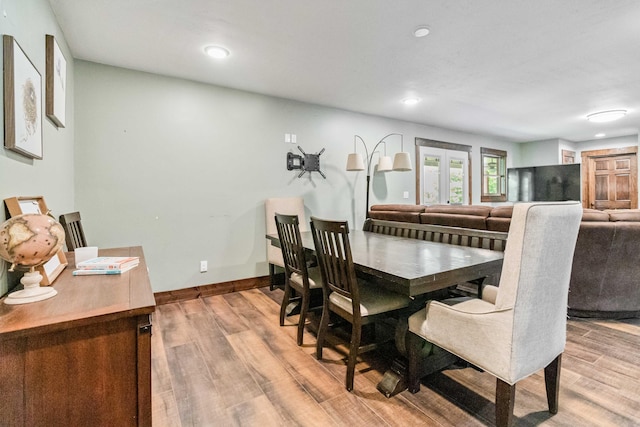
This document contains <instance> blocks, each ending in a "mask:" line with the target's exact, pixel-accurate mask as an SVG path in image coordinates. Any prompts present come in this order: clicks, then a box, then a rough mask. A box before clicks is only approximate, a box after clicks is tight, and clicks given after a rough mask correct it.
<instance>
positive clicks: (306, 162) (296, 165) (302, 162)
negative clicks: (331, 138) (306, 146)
mask: <svg viewBox="0 0 640 427" xmlns="http://www.w3.org/2000/svg"><path fill="white" fill-rule="evenodd" d="M298 150H300V152H301V153H302V154H303V155H302V156H300V155H298V154H293V153H291V152H288V153H287V170H290V171H291V170H296V169H299V170H302V172H300V174H299V175H298V178H301V177H302V175H304V173H305V172H318V173H319V174H320V175H322V177H323V178H324V179H327V177H326V176H325V174H323V173H322V171H321V170H320V155H321V154H322V153H324V148H323V149H322V150H320V152H319V153H317V154H307V153H305V152H304V150H303V149H302V148H301V147H300V146H299V145H298Z"/></svg>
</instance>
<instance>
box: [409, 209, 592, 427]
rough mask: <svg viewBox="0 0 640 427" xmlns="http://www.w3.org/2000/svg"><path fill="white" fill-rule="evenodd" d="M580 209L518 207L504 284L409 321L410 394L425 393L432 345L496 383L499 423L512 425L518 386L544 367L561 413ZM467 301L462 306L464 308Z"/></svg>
mask: <svg viewBox="0 0 640 427" xmlns="http://www.w3.org/2000/svg"><path fill="white" fill-rule="evenodd" d="M581 216H582V207H581V205H580V204H579V203H576V202H570V203H518V204H516V205H515V206H514V209H513V216H512V219H511V226H510V228H509V235H508V238H507V246H506V250H505V254H504V261H503V266H502V273H501V276H500V281H499V285H498V287H497V288H496V287H495V286H487V287H485V289H484V291H483V292H482V299H478V298H475V299H473V298H463V299H456V300H444V301H440V302H439V301H429V302H428V303H427V305H426V308H424V309H422V310H421V311H419V312H418V313H415V314H413V315H412V316H411V317H410V318H409V331H410V333H409V334H408V340H409V341H408V344H407V347H408V359H409V378H408V383H409V390H410V391H411V392H413V393H415V392H417V391H418V390H419V388H420V376H421V375H420V357H419V351H418V349H420V346H418V345H416V344H417V342H422V343H424V341H422V340H426V341H428V342H429V343H432V344H433V345H436V346H438V347H440V348H442V349H444V350H446V351H448V352H450V353H453V354H454V355H456V356H458V357H459V358H461V359H463V360H465V361H467V362H468V363H470V364H471V365H473V366H475V367H477V368H479V369H481V370H482V371H486V372H488V373H490V374H492V375H494V376H495V377H497V380H496V400H495V414H496V425H498V426H510V425H511V424H512V423H513V408H514V399H515V390H516V383H517V382H518V381H520V380H522V379H524V378H526V377H528V376H529V375H531V374H533V373H535V372H537V371H539V370H541V369H543V368H544V376H545V385H546V392H547V402H548V405H549V412H550V413H552V414H555V413H557V412H558V391H559V385H560V364H561V359H562V353H563V352H564V347H565V342H566V329H567V298H568V291H569V279H570V276H571V265H572V259H573V252H574V249H575V244H576V239H577V236H578V228H579V226H580V218H581ZM460 301H461V302H460Z"/></svg>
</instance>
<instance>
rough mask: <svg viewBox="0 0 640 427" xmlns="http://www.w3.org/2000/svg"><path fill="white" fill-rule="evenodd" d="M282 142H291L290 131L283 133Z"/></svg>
mask: <svg viewBox="0 0 640 427" xmlns="http://www.w3.org/2000/svg"><path fill="white" fill-rule="evenodd" d="M284 142H291V134H290V133H285V134H284Z"/></svg>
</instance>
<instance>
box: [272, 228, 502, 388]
mask: <svg viewBox="0 0 640 427" xmlns="http://www.w3.org/2000/svg"><path fill="white" fill-rule="evenodd" d="M266 237H267V239H269V240H270V241H271V244H273V245H275V246H279V244H280V242H279V239H278V235H277V234H268V235H266ZM300 237H301V240H302V244H303V246H304V248H305V249H306V250H308V251H309V252H310V253H313V252H315V245H314V242H313V235H312V232H311V231H303V232H300ZM348 238H349V246H350V248H351V256H352V259H353V263H354V267H355V269H356V274H357V275H358V276H365V277H366V278H367V279H368V280H373V281H375V282H376V284H377V285H379V286H384V287H385V288H387V289H389V290H391V291H394V292H398V293H400V294H403V295H407V296H409V297H412V299H413V300H414V304H413V305H415V307H416V311H417V310H419V309H421V308H422V307H424V305H423V304H424V302H425V301H426V300H427V299H429V297H430V295H434V293H435V292H436V291H439V290H443V289H446V288H450V287H452V286H455V285H456V284H461V283H467V282H474V283H475V284H477V285H478V287H479V291H480V289H481V288H480V284H482V282H483V280H484V279H485V278H486V277H498V276H499V274H500V271H501V269H502V260H503V256H504V253H503V252H501V251H494V250H490V249H483V248H474V247H467V246H459V245H452V244H446V243H439V242H431V241H426V240H419V239H412V238H407V237H401V236H391V235H386V234H379V233H373V232H369V231H362V230H349V234H348ZM398 328H399V330H401V331H403V332H402V333H398V332H396V347H397V348H398V350H399V351H400V352H401V353H404V352H405V348H404V346H405V340H404V337H403V333H404V334H406V333H407V329H408V328H407V325H404V324H402V323H400V324H399V325H398ZM450 360H451V359H450V358H444V359H440V360H438V361H435V362H434V363H437V364H439V365H441V364H443V363H449V361H450ZM405 366H406V365H405V364H404V363H403V362H402V361H400V360H399V359H396V360H395V361H394V362H393V364H392V367H391V368H390V369H389V370H388V371H387V372H386V373H385V374H384V377H383V379H382V380H381V381H380V383H379V384H378V390H379V391H380V392H382V393H383V394H384V395H385V396H387V397H391V396H393V395H395V394H397V393H399V392H400V391H402V390H403V389H405V388H406V386H405V377H406V372H405ZM443 367H444V366H443ZM434 368H435V367H434ZM440 369H441V368H440Z"/></svg>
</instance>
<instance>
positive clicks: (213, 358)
mask: <svg viewBox="0 0 640 427" xmlns="http://www.w3.org/2000/svg"><path fill="white" fill-rule="evenodd" d="M281 298H282V291H280V290H275V291H269V290H268V288H261V289H252V290H247V291H242V292H236V293H231V294H225V295H220V296H211V297H206V298H201V299H194V300H190V301H183V302H179V303H171V304H166V305H161V306H158V307H157V311H156V313H155V314H154V322H153V323H154V330H153V336H152V390H153V424H154V426H184V427H186V426H260V427H267V426H329V425H334V426H349V427H356V426H384V425H388V426H416V425H425V426H482V425H494V404H493V399H494V393H495V378H494V377H493V376H491V375H489V374H486V373H481V372H478V371H476V370H474V369H472V368H465V369H455V370H447V371H444V372H442V373H438V374H434V375H431V376H428V377H426V378H424V379H423V380H422V387H421V390H420V392H419V393H417V394H411V393H409V392H408V391H404V392H402V393H400V394H398V395H397V396H394V397H392V398H390V399H387V398H385V397H384V396H383V395H382V394H381V393H380V392H379V391H378V390H377V389H376V384H377V382H378V381H379V380H380V379H381V378H382V375H383V373H384V371H385V370H386V369H387V368H388V366H389V364H390V361H389V360H387V359H386V358H385V355H384V354H381V353H380V352H377V353H376V352H372V353H368V354H365V355H364V357H363V358H362V361H361V362H359V363H358V365H357V366H356V376H355V386H354V391H353V392H352V393H348V392H347V391H346V390H345V387H344V379H345V372H346V365H345V361H344V354H342V353H340V352H338V351H334V350H333V349H331V348H326V349H325V350H324V359H323V360H322V361H318V360H316V359H315V353H314V351H315V336H314V335H313V334H311V333H309V332H306V333H305V337H304V342H305V344H304V346H303V347H298V346H297V345H296V339H295V334H296V327H295V323H296V322H297V316H292V317H291V318H290V319H289V320H290V326H289V325H287V326H284V327H280V326H278V310H279V302H280V300H281ZM639 350H640V319H628V320H621V321H612V320H570V321H569V325H568V334H567V347H566V351H565V353H564V356H563V359H562V375H561V382H560V388H561V389H560V410H559V412H558V414H557V415H555V416H551V415H550V414H549V413H548V412H547V403H546V395H545V391H544V379H543V375H542V371H541V372H540V373H537V374H535V375H533V376H531V377H529V378H527V379H525V380H523V381H521V382H520V383H518V387H517V392H516V400H515V411H514V413H515V417H516V425H518V426H520V425H522V426H532V425H544V426H617V427H620V426H638V425H640V351H639Z"/></svg>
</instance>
